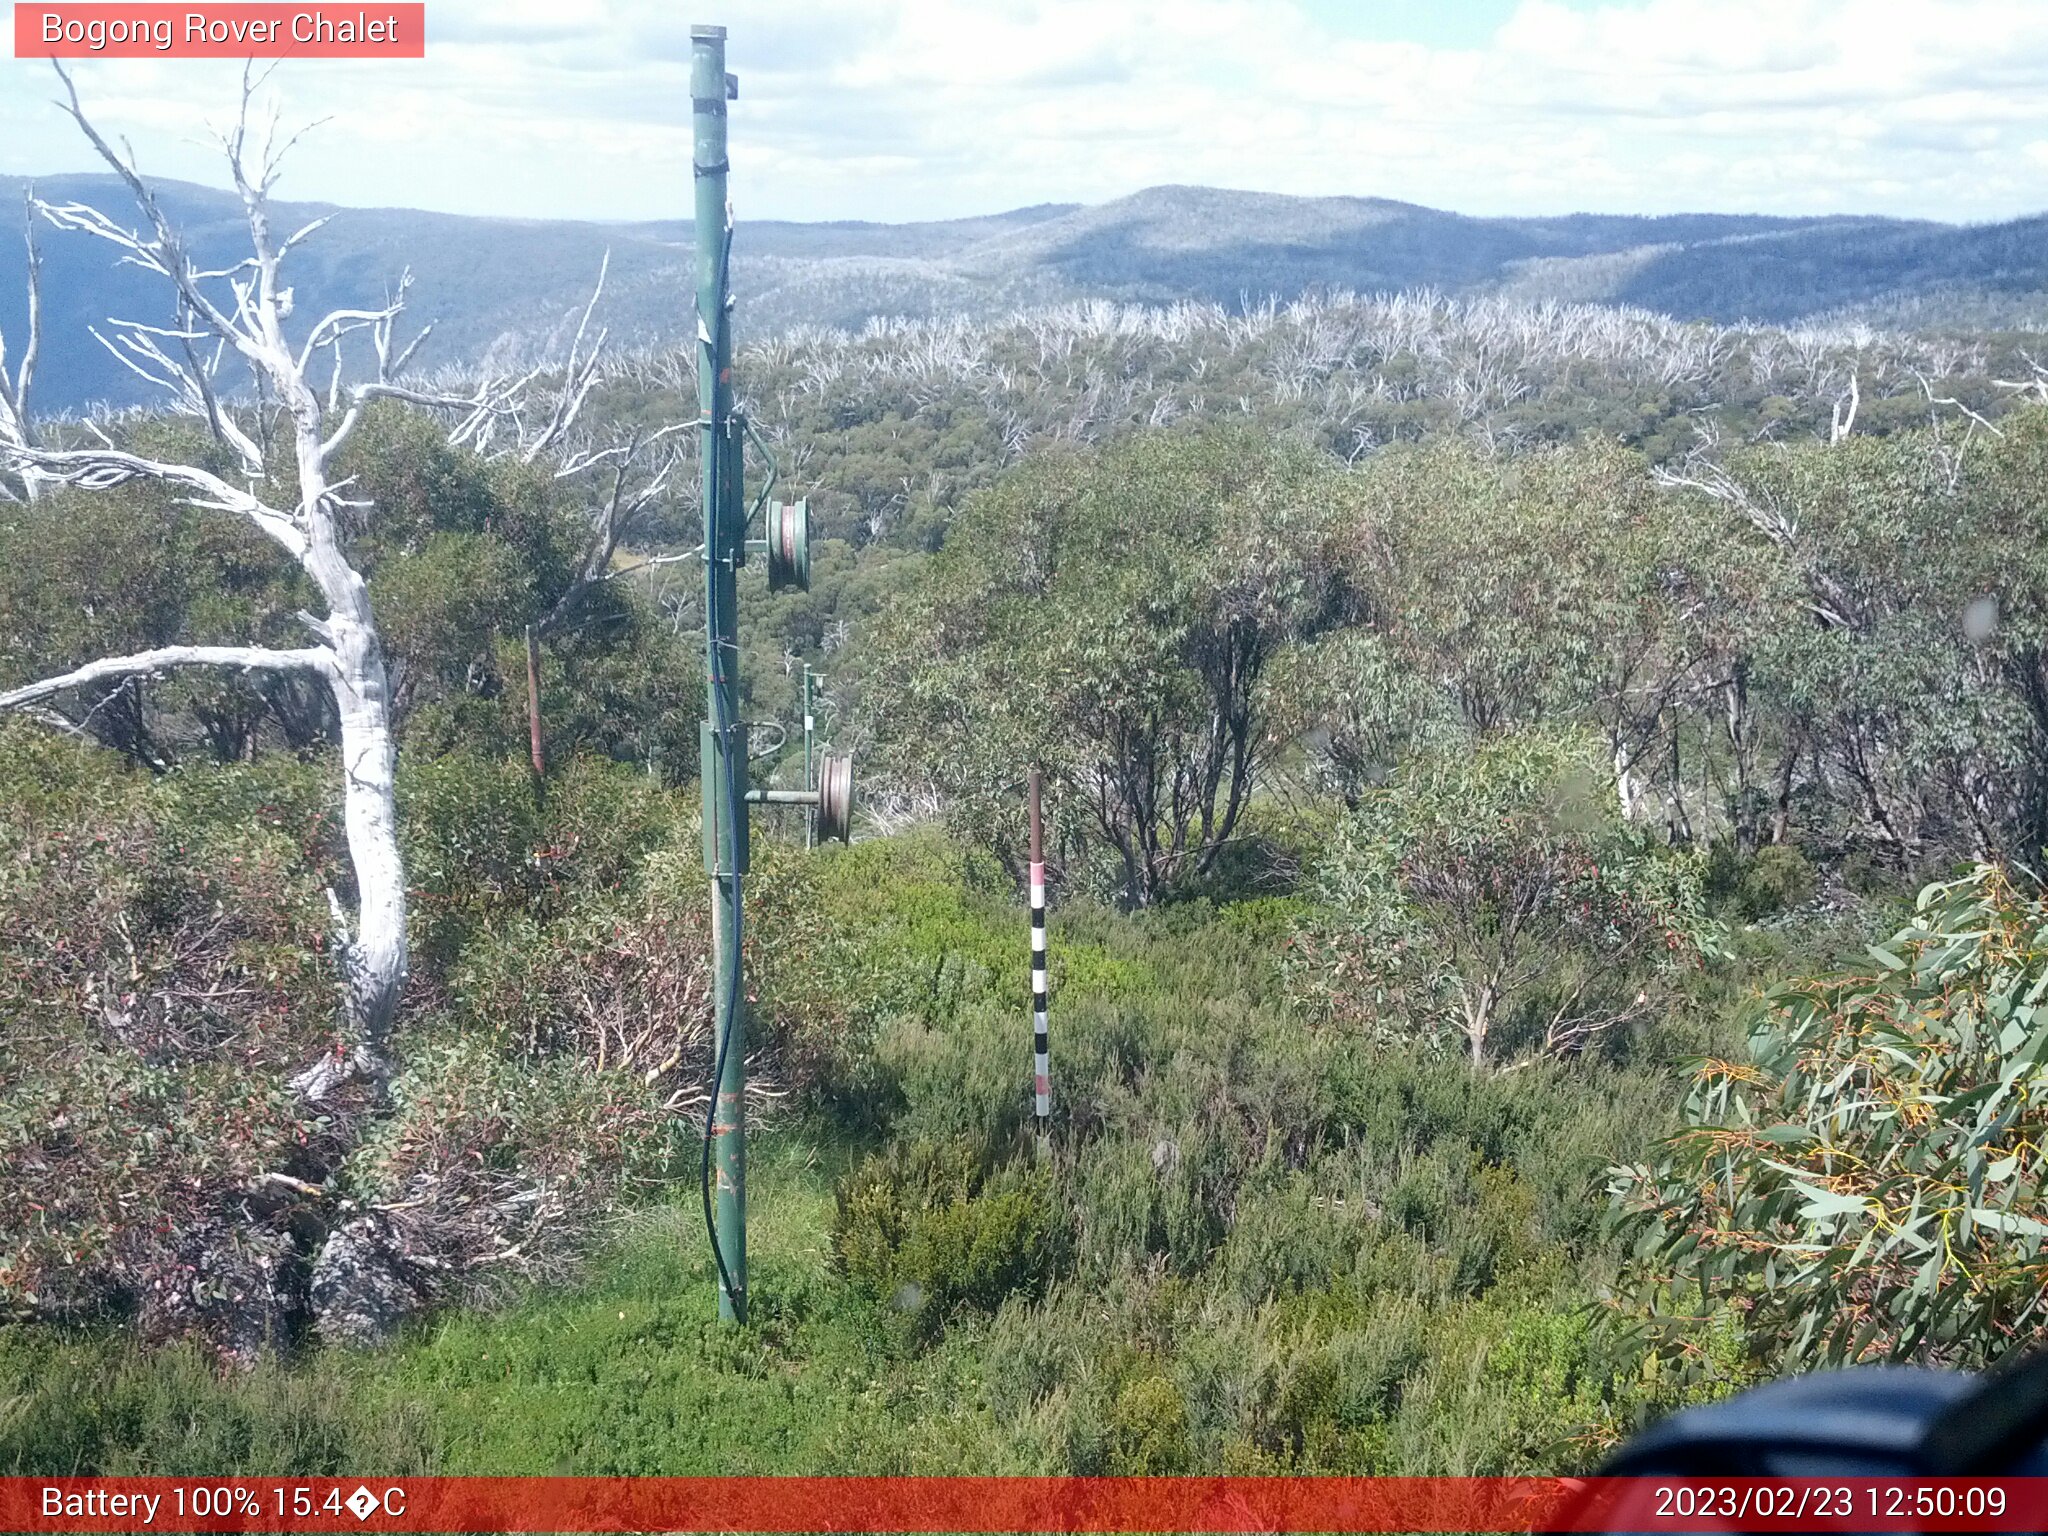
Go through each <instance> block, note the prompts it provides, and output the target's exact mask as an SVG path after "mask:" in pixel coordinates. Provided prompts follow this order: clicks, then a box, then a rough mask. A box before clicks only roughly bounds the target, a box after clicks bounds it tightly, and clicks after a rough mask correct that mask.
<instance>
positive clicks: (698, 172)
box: [690, 26, 747, 1322]
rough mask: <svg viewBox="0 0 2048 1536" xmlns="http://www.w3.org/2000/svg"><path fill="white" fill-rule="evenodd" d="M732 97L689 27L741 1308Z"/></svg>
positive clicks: (722, 1054) (724, 1263) (729, 1206)
mask: <svg viewBox="0 0 2048 1536" xmlns="http://www.w3.org/2000/svg"><path fill="white" fill-rule="evenodd" d="M735 94H737V92H736V90H735V89H734V82H733V81H732V79H731V77H730V76H728V75H727V74H726V72H725V28H723V27H706V26H699V27H692V28H691V29H690V108H691V123H692V128H693V134H692V138H693V147H692V156H691V160H692V172H693V179H694V180H695V182H696V187H695V191H696V256H697V410H698V420H697V426H698V436H697V443H698V463H699V467H700V470H701V472H702V476H703V492H704V497H703V507H704V613H705V625H704V676H705V684H704V690H705V715H706V719H705V722H704V728H703V730H702V732H701V733H700V737H699V746H700V752H699V759H698V777H699V778H700V779H701V781H702V784H703V791H704V860H705V866H706V868H707V870H708V872H709V873H710V876H711V924H712V952H713V957H714V965H713V974H714V975H715V976H716V977H717V988H716V991H717V1000H716V1007H717V1014H716V1019H717V1026H716V1035H715V1040H716V1048H717V1067H718V1082H717V1086H716V1090H715V1093H714V1096H713V1100H712V1106H711V1110H710V1119H709V1125H708V1141H709V1145H708V1146H707V1148H706V1156H707V1159H708V1161H709V1163H710V1173H711V1175H712V1177H713V1179H714V1180H715V1186H714V1193H713V1194H712V1195H711V1197H710V1201H709V1203H710V1204H711V1205H712V1206H713V1207H714V1209H713V1211H712V1212H711V1215H712V1218H713V1219H712V1223H711V1226H712V1244H713V1255H714V1258H715V1260H716V1267H717V1270H718V1315H719V1317H720V1318H721V1319H722V1320H724V1321H727V1322H745V1321H746V1317H747V1170H746V1135H747V1124H746V1105H747V1099H746V1092H747V1077H746V1056H747V1021H746V994H745V990H744V988H743V987H742V985H741V964H742V959H741V952H742V945H741V933H740V921H741V914H742V897H741V887H740V879H741V876H742V875H743V874H744V873H745V872H746V866H747V809H746V805H745V803H744V800H743V797H742V795H741V793H740V791H741V790H743V789H744V787H745V786H744V779H743V775H744V773H745V764H746V760H747V759H746V745H745V737H744V735H743V734H742V733H741V729H740V725H739V676H738V671H739V667H738V661H739V628H738V618H739V615H738V607H739V604H738V586H739V564H740V562H741V560H742V559H744V558H745V549H744V540H745V536H746V530H745V528H744V526H743V524H742V522H741V515H740V506H741V487H740V485H739V483H738V482H739V475H738V473H737V470H738V468H739V455H738V454H737V453H736V452H735V451H734V446H735V444H734V440H733V417H732V336H731V330H730V326H729V323H728V309H727V290H728V282H727V270H726V268H727V262H728V259H729V257H730V254H731V249H732V220H731V213H730V210H729V209H728V206H727V202H726V171H727V166H726V132H725V104H726V101H727V100H728V99H729V98H730V97H731V96H733V95H735Z"/></svg>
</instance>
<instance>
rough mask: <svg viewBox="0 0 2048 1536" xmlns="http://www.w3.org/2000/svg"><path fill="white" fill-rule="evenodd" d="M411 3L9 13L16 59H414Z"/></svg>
mask: <svg viewBox="0 0 2048 1536" xmlns="http://www.w3.org/2000/svg"><path fill="white" fill-rule="evenodd" d="M426 53H427V8H426V6H425V4H423V3H421V0H397V3H390V0H343V3H340V4H329V5H318V4H313V5H289V4H287V5H278V4H274V3H271V0H258V3H253V4H251V3H227V4H223V3H220V0H212V3H201V4H197V5H161V4H134V5H124V4H119V3H111V4H110V3H106V0H94V3H91V4H66V3H62V0H58V3H53V4H28V3H21V0H17V3H16V5H15V7H14V56H15V57H16V58H18V59H285V58H290V59H421V58H425V57H426Z"/></svg>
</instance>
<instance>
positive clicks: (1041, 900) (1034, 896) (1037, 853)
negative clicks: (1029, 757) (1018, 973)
mask: <svg viewBox="0 0 2048 1536" xmlns="http://www.w3.org/2000/svg"><path fill="white" fill-rule="evenodd" d="M1038 788H1039V774H1038V770H1037V769H1036V768H1034V769H1032V770H1031V1053H1032V1066H1033V1069H1034V1072H1033V1085H1034V1087H1035V1088H1036V1090H1037V1098H1038V1102H1037V1110H1038V1134H1039V1135H1040V1136H1041V1137H1043V1136H1044V1135H1045V1134H1046V1132H1047V1131H1048V1130H1050V1129H1051V1127H1052V1045H1051V1042H1050V1041H1049V1040H1048V1039H1047V1037H1046V1028H1045V1013H1046V975H1045V832H1044V828H1043V824H1042V823H1041V821H1040V820H1039V811H1038Z"/></svg>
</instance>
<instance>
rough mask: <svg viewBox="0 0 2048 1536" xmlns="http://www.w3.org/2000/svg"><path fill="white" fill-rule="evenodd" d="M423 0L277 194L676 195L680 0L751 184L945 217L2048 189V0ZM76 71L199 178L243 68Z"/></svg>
mask: <svg viewBox="0 0 2048 1536" xmlns="http://www.w3.org/2000/svg"><path fill="white" fill-rule="evenodd" d="M1438 3H1447V0H1438ZM428 15H429V22H430V43H429V49H428V57H427V59H426V60H424V61H420V62H394V63H388V64H374V63H361V62H353V61H351V62H331V63H311V62H309V63H303V64H293V65H288V66H286V68H285V69H284V70H283V71H281V72H280V75H279V77H278V78H279V81H280V84H281V87H282V89H283V91H284V92H285V94H286V96H287V98H288V112H289V114H290V115H292V116H294V117H317V116H325V115H331V116H332V117H333V119H334V121H333V122H332V123H330V124H329V125H328V126H327V127H326V128H324V129H322V130H321V132H320V133H319V134H318V135H317V136H316V137H315V138H314V139H312V140H311V141H310V142H309V143H308V144H307V145H306V146H305V147H304V148H303V149H302V150H301V151H299V153H298V155H297V158H296V160H295V162H294V165H293V167H292V171H291V173H290V174H289V176H288V179H287V182H286V186H285V191H286V192H287V194H288V195H297V196H301V197H307V198H325V199H331V200H334V201H339V202H376V203H393V202H402V203H415V204H421V205H425V206H430V207H440V208H448V209H453V210H457V211H466V212H479V213H486V212H488V213H516V214H526V215H548V214H555V215H576V216H586V217H676V216H679V215H680V214H681V213H682V211H683V210H684V208H685V207H686V205H687V197H688V182H689V173H688V156H689V145H688V121H687V114H688V101H687V96H688V90H687V59H688V39H687V23H688V20H689V19H690V18H691V17H692V16H695V17H697V18H698V19H704V20H714V21H722V22H723V23H724V24H726V25H727V26H728V27H729V28H730V29H731V43H730V47H731V59H730V65H731V67H732V68H733V69H734V70H735V71H736V72H738V73H739V74H740V76H741V79H742V94H741V98H740V102H739V104H738V105H737V106H736V107H735V109H734V113H733V118H732V123H733V129H734V140H733V152H732V157H733V163H734V167H735V173H736V181H735V198H736V201H737V203H738V205H739V207H740V210H741V212H742V214H743V216H745V215H753V216H760V217H782V218H850V217H865V218H880V219H898V218H922V217H939V216H947V215H952V214H961V213H973V212H985V211H992V210H994V209H997V208H1001V207H1008V206H1014V205H1017V204H1022V203H1030V202H1040V201H1052V200H1060V201H1096V200H1100V199H1104V198H1108V197H1113V196H1117V195H1119V194H1121V193H1125V192H1129V191H1133V190H1136V189H1137V188H1139V187H1143V186H1146V185H1150V184H1154V183H1158V182H1164V181H1176V182H1206V183H1211V184H1217V185H1225V186H1240V187H1259V188H1266V189H1270V190H1275V191H1288V192H1298V193H1345V194H1361V195H1364V194H1372V195H1381V196H1389V197H1397V198H1403V199H1406V200H1410V201H1416V202H1424V203H1430V204H1434V205H1436V206H1441V207H1452V208H1458V209H1462V210H1464V211H1468V212H1476V213H1490V212H1566V211H1571V210H1574V209H1580V208H1589V209H1595V210H1601V211H1616V212H1621V211H1626V212H1666V211H1676V210H1680V209H1693V208H1704V209H1726V210H1755V211H1766V212H1788V213H1790V212H1799V213H1809V212H1835V211H1853V212H1886V213H1901V214H1913V215H1920V216H1926V217H1936V218H1950V219H1984V218H1995V217H2005V216H2010V215H2013V214H2017V213H2021V212H2028V211H2033V210H2035V209H2037V208H2039V207H2041V206H2043V205H2048V194H2044V190H2043V189H2044V186H2048V178H2044V174H2043V165H2042V161H2041V152H2040V150H2039V148H2038V146H2039V145H2040V144H2042V143H2043V142H2048V89H2044V88H2048V5H2043V4H2041V3H2040V0H1606V3H1601V4H1597V5H1593V6H1591V8H1589V6H1588V0H1573V3H1569V4H1568V3H1565V0H1522V3H1521V4H1520V5H1519V6H1518V8H1517V9H1516V10H1515V11H1514V12H1513V13H1512V15H1511V16H1510V17H1509V19H1508V20H1507V21H1506V22H1505V24H1503V25H1502V26H1501V27H1500V28H1499V29H1498V31H1497V32H1496V33H1495V35H1494V36H1493V37H1492V38H1491V39H1490V40H1489V41H1487V42H1486V43H1485V44H1484V45H1482V46H1478V47H1470V48H1462V49H1460V48H1448V47H1441V48H1432V47H1428V46H1424V45H1422V44H1419V43H1414V42H1393V41H1374V40H1371V39H1370V38H1366V37H1359V36H1346V35H1339V34H1337V33H1333V32H1332V31H1330V30H1329V29H1328V28H1326V27H1324V26H1322V25H1320V24H1318V23H1317V22H1316V21H1314V20H1313V19H1311V17H1310V16H1309V15H1308V14H1307V13H1306V12H1305V11H1303V10H1302V9H1300V8H1299V7H1298V6H1297V5H1296V4H1295V3H1294V0H1182V3H1179V4H1169V3H1165V0H744V3H742V0H706V3H703V4H700V5H698V6H693V7H690V8H689V9H687V10H686V9H684V8H682V7H680V6H677V5H674V4H672V3H671V0H488V3H487V0H430V3H429V7H428ZM1357 30H1364V28H1362V27H1361V28H1359V29H1357ZM81 80H82V83H83V84H84V86H85V88H86V90H87V92H88V95H89V97H90V98H91V100H92V101H93V102H94V103H95V105H96V109H97V110H98V111H99V112H100V113H101V115H102V116H103V118H104V119H105V121H106V123H107V124H108V126H110V127H112V128H114V129H116V130H118V131H121V132H125V133H127V134H129V135H131V136H132V137H133V138H134V139H135V140H136V142H137V146H138V148H139V149H140V150H141V151H142V155H143V160H144V163H145V165H146V166H147V167H149V168H150V169H153V170H155V171H156V172H158V173H159V174H167V175H177V176H185V177H190V178H193V179H205V180H217V177H216V176H215V175H214V172H213V167H212V162H211V160H210V159H209V157H208V156H207V154H206V153H205V152H204V151H203V150H202V149H200V148H197V147H195V146H194V145H192V144H190V143H188V142H186V141H187V140H190V139H192V138H194V137H195V136H196V135H197V133H198V130H199V128H200V125H201V123H202V121H203V120H205V119H206V118H208V117H211V118H214V119H218V117H219V116H220V114H221V113H222V111H223V110H224V108H225V106H226V104H227V102H228V101H229V100H230V99H231V92H232V82H233V71H232V69H231V68H229V67H227V66H223V65H216V64H209V63H203V62H185V61H170V62H165V61H155V60H150V61H132V62H131V61H118V62H107V63H100V64H94V65H88V66H86V67H85V68H84V69H82V70H81ZM49 84H50V82H49V78H48V76H47V74H46V72H45V70H44V66H40V65H37V64H34V63H31V62H25V61H11V60H9V61H0V171H8V172H14V173H17V174H19V173H48V172H52V171H56V170H80V169H87V168H89V167H88V164H87V161H86V157H85V156H84V155H83V154H82V153H81V151H80V147H79V146H78V144H77V143H76V141H75V135H73V134H70V133H68V132H67V131H66V125H65V124H64V123H63V121H62V119H61V118H60V117H59V116H58V115H57V114H56V113H55V112H54V111H53V110H52V109H51V108H50V107H49V106H48V105H47V104H46V98H47V96H48V94H49V92H48V89H47V87H48V85H49Z"/></svg>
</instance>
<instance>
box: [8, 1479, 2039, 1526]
mask: <svg viewBox="0 0 2048 1536" xmlns="http://www.w3.org/2000/svg"><path fill="white" fill-rule="evenodd" d="M0 1528H4V1529H6V1530H11V1531H33V1532H43V1531H137V1532H140V1531H577V1532H582V1531H746V1532H795V1531H849V1532H897V1531H902V1532H913V1531H915V1532H927V1531H932V1532H936V1531H990V1532H1027V1531H1058V1532H1064V1531H1074V1532H1083V1531H1086V1532H1097V1531H1104V1532H1108V1531H1114V1532H1136V1531H1171V1532H1181V1531H1187V1532H1198V1531H1199V1532H1250V1531H1337V1532H1351V1531H1373V1532H1380V1531H1532V1532H1534V1531H1573V1530H1576V1531H1672V1532H1698V1531H2029V1530H2034V1531H2038V1530H2043V1529H2048V1479H2034V1478H1957V1479H1904V1478H1771V1479H1763V1478H1589V1479H1584V1480H1570V1479H1559V1478H1450V1477H1442V1478H1430V1477H1415V1478H1399V1477H1390V1478H1348V1477H1183V1478H1164V1477H1161V1478H1146V1477H1136V1478H1133V1477H922V1478H920V1477H875V1478H839V1477H647V1478H567V1477H536V1478H487V1477H479V1478H460V1477H457V1478H445V1477H444V1478H433V1477H428V1478H380V1477H361V1478H341V1479H335V1478H289V1477H270V1478H259V1477H236V1478H212V1479H195V1478H64V1477H53V1478H33V1477H14V1478H0Z"/></svg>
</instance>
